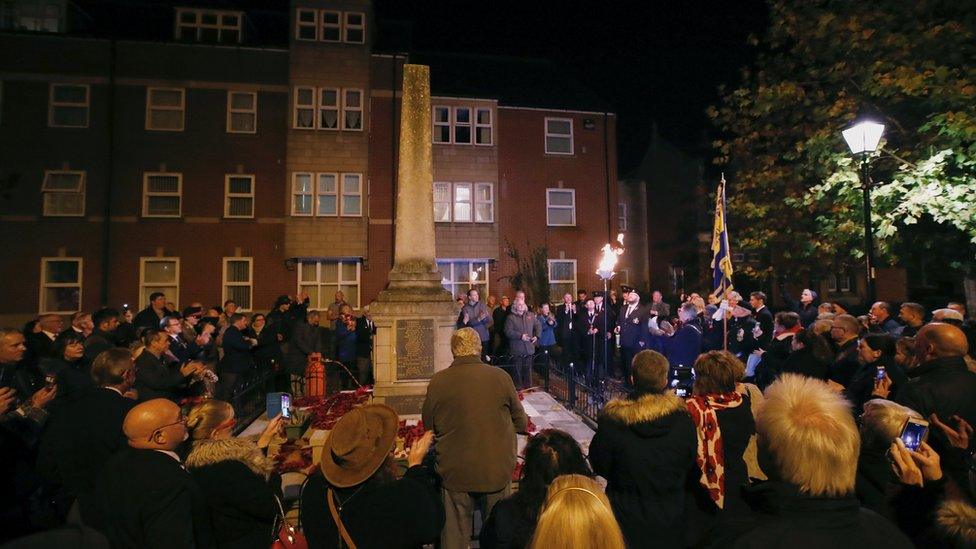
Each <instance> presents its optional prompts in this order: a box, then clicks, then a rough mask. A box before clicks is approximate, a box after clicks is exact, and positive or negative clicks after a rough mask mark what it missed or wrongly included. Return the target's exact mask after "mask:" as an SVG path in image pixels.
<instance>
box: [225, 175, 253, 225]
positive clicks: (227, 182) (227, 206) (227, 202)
mask: <svg viewBox="0 0 976 549" xmlns="http://www.w3.org/2000/svg"><path fill="white" fill-rule="evenodd" d="M231 179H249V180H250V181H251V192H250V193H232V192H231V191H230V180H231ZM254 180H255V178H254V175H253V174H243V173H229V174H226V175H224V217H226V218H228V219H253V218H254V206H255V204H254V202H255V199H254ZM232 198H250V199H251V214H250V215H233V214H231V213H230V201H231V199H232Z"/></svg>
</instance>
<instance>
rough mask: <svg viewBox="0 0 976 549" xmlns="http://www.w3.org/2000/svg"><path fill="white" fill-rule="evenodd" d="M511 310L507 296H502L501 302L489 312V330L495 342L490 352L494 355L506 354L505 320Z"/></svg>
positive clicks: (510, 303)
mask: <svg viewBox="0 0 976 549" xmlns="http://www.w3.org/2000/svg"><path fill="white" fill-rule="evenodd" d="M511 308H512V302H511V301H510V300H509V299H508V296H507V295H503V296H502V299H501V302H499V304H498V306H497V307H495V310H494V311H492V312H491V329H492V336H493V337H494V340H495V341H494V348H493V349H492V350H493V352H494V354H496V355H504V354H507V353H508V338H507V337H505V319H507V318H508V313H509V311H511ZM485 352H487V351H485Z"/></svg>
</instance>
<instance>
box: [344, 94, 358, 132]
mask: <svg viewBox="0 0 976 549" xmlns="http://www.w3.org/2000/svg"><path fill="white" fill-rule="evenodd" d="M343 92H344V93H343V99H342V129H344V130H361V129H363V90H343Z"/></svg>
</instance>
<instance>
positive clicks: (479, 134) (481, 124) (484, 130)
mask: <svg viewBox="0 0 976 549" xmlns="http://www.w3.org/2000/svg"><path fill="white" fill-rule="evenodd" d="M474 128H475V131H474V138H475V139H474V143H475V145H491V144H492V142H493V140H492V135H491V109H477V110H475V119H474Z"/></svg>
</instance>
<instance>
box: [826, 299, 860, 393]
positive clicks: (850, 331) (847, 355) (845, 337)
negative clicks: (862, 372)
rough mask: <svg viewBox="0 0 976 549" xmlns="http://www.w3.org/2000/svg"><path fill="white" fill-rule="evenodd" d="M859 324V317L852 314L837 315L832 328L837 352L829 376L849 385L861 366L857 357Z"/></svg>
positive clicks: (832, 336)
mask: <svg viewBox="0 0 976 549" xmlns="http://www.w3.org/2000/svg"><path fill="white" fill-rule="evenodd" d="M858 333H859V325H858V322H857V319H856V318H854V317H853V316H851V315H837V316H836V317H834V323H833V325H832V326H831V328H830V337H831V339H833V341H834V344H836V345H837V354H836V355H834V362H833V364H831V365H830V370H829V372H828V376H829V377H830V380H831V381H833V382H836V383H840V384H841V385H843V386H844V387H847V386H848V385H849V384H850V382H851V378H852V377H854V373H855V372H857V371H858V370H859V369H860V368H861V362H860V361H859V360H858V358H857V342H858V339H857V338H858Z"/></svg>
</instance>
